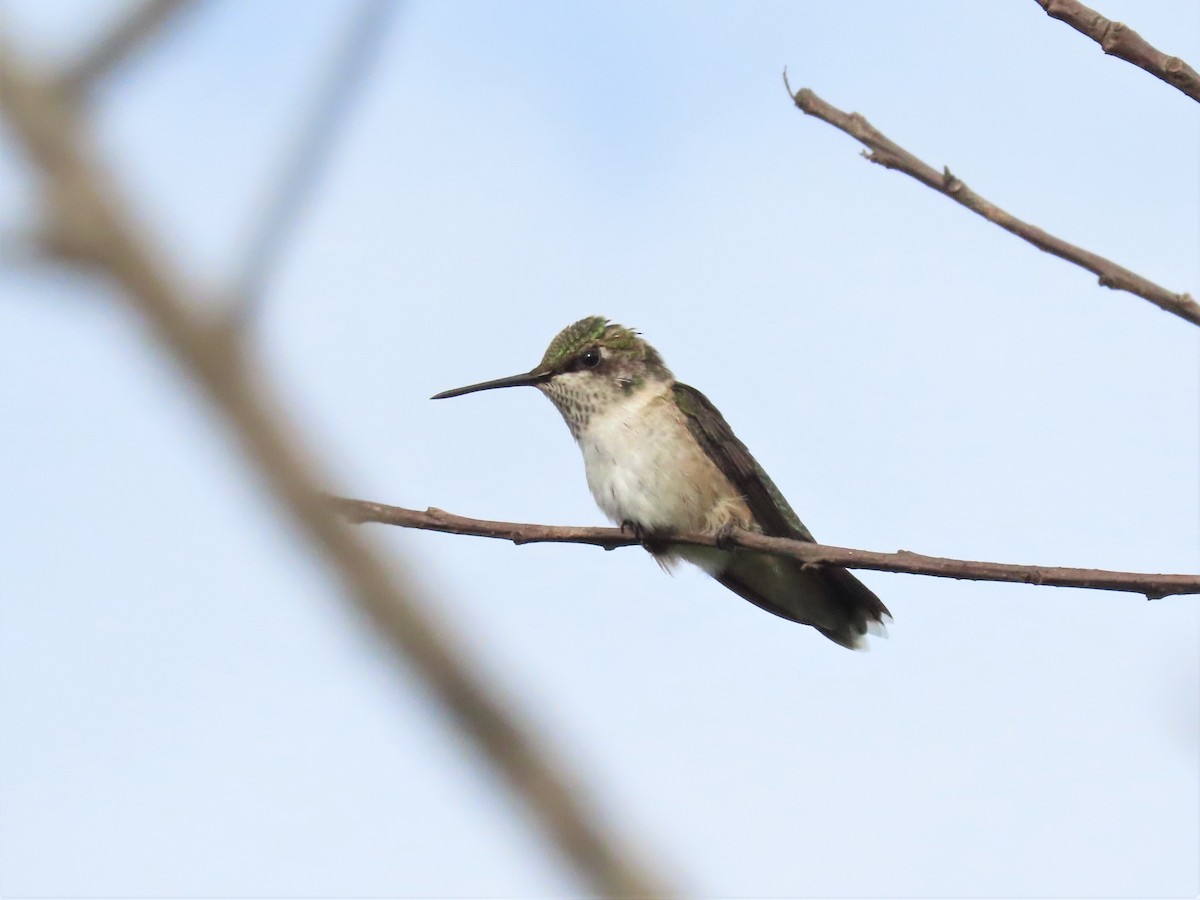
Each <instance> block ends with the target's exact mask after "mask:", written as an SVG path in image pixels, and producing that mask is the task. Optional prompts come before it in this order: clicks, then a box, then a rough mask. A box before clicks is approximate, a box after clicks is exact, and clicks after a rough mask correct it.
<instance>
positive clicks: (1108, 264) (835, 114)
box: [784, 72, 1200, 325]
mask: <svg viewBox="0 0 1200 900" xmlns="http://www.w3.org/2000/svg"><path fill="white" fill-rule="evenodd" d="M784 83H785V84H787V73H786V72H785V73H784ZM787 89H788V93H789V94H791V93H792V89H791V86H790V85H787ZM792 99H793V101H794V102H795V104H796V106H797V107H799V109H800V110H801V112H804V113H805V114H807V115H810V116H816V117H817V118H818V119H821V120H823V121H825V122H828V123H829V124H830V125H832V126H833V127H834V128H838V129H840V130H842V131H844V132H846V134H848V135H850V136H851V137H852V138H854V139H856V140H857V141H859V142H860V143H862V144H864V145H866V147H867V148H868V150H867V151H865V152H864V153H863V156H865V157H866V158H867V159H869V160H870V161H871V162H873V163H878V164H879V165H881V166H883V167H884V168H887V169H896V170H898V171H900V172H903V173H904V174H905V175H908V176H910V177H912V178H915V179H916V180H917V181H919V182H921V183H922V184H923V185H925V186H926V187H931V188H933V189H934V190H935V191H937V192H938V193H940V194H945V195H946V196H947V197H949V198H950V199H951V200H954V201H956V202H957V203H961V204H962V205H963V206H965V207H966V208H967V209H969V210H971V211H972V212H975V213H978V214H979V215H981V216H983V217H984V218H985V219H987V220H988V221H989V222H993V223H995V224H996V225H999V226H1000V227H1001V228H1003V229H1004V230H1005V231H1009V232H1012V233H1013V234H1015V235H1016V236H1017V237H1019V238H1021V239H1023V240H1025V241H1028V242H1029V243H1031V244H1033V246H1035V247H1037V248H1038V249H1039V250H1044V251H1045V252H1046V253H1050V254H1053V255H1054V256H1057V257H1059V258H1060V259H1065V260H1066V261H1067V262H1072V263H1075V265H1077V266H1081V267H1082V268H1084V269H1087V270H1088V271H1089V272H1092V273H1093V274H1095V275H1099V276H1100V285H1101V286H1102V287H1107V288H1112V289H1113V290H1120V291H1128V292H1129V293H1131V294H1136V295H1137V296H1139V297H1141V298H1142V299H1144V300H1149V301H1150V302H1151V303H1153V304H1154V305H1155V306H1157V307H1159V308H1160V309H1164V310H1166V311H1167V312H1169V313H1173V314H1174V315H1177V316H1179V317H1180V318H1181V319H1186V320H1187V321H1189V322H1191V323H1192V324H1193V325H1200V303H1197V302H1196V301H1195V300H1194V299H1192V297H1191V296H1190V295H1189V294H1173V293H1171V292H1170V291H1168V290H1167V289H1166V288H1163V287H1159V286H1158V285H1157V284H1155V283H1154V282H1152V281H1149V280H1147V279H1145V278H1143V277H1142V276H1141V275H1138V274H1137V273H1135V272H1131V271H1130V270H1129V269H1126V268H1124V267H1123V266H1119V265H1117V264H1116V263H1114V262H1112V261H1111V260H1108V259H1105V258H1104V257H1103V256H1097V255H1096V254H1095V253H1091V252H1089V251H1087V250H1084V249H1083V248H1082V247H1076V246H1075V245H1074V244H1068V243H1067V242H1066V241H1064V240H1062V239H1061V238H1057V237H1055V236H1054V235H1052V234H1048V233H1047V232H1045V231H1043V230H1042V229H1040V228H1038V227H1037V226H1036V225H1030V224H1029V223H1028V222H1023V221H1021V220H1020V219H1018V218H1016V217H1015V216H1013V215H1011V214H1009V213H1007V212H1005V211H1004V210H1002V209H1001V208H1000V207H998V206H996V205H995V204H993V203H990V202H988V201H987V200H985V199H984V198H983V197H980V196H979V195H978V194H976V193H975V192H974V191H972V190H971V189H970V188H968V187H967V186H966V185H965V184H964V183H963V182H962V181H960V180H959V179H958V178H956V177H955V176H954V175H952V174H951V173H950V170H949V169H943V170H942V171H941V172H939V171H938V170H937V169H935V168H933V166H931V165H929V164H928V163H926V162H923V161H921V160H920V159H918V158H917V157H915V156H913V155H912V154H911V153H909V152H908V151H907V150H905V149H904V148H903V147H901V146H899V145H898V144H895V143H893V142H892V141H891V140H889V139H888V138H887V137H886V136H884V135H883V133H882V132H880V131H879V130H878V129H876V128H875V127H874V126H873V125H872V124H871V123H870V122H868V121H867V120H866V119H865V118H863V117H862V116H861V115H859V114H858V113H844V112H842V111H841V110H840V109H837V108H836V107H834V106H830V105H829V104H828V103H826V102H825V101H824V100H822V99H821V98H820V97H818V96H817V95H816V94H814V93H813V92H812V91H811V90H809V89H808V88H801V89H800V90H799V91H797V92H796V93H795V94H793V95H792Z"/></svg>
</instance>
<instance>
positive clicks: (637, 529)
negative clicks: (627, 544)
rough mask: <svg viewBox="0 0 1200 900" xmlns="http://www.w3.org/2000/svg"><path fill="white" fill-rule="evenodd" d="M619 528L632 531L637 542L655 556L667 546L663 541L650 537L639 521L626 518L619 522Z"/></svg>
mask: <svg viewBox="0 0 1200 900" xmlns="http://www.w3.org/2000/svg"><path fill="white" fill-rule="evenodd" d="M621 530H622V531H628V532H630V533H632V534H633V536H634V538H636V539H637V542H638V543H639V544H641V545H642V546H643V547H644V548H645V549H646V550H647V551H648V552H650V553H653V554H654V555H655V556H657V555H658V554H660V553H663V552H665V550H666V548H667V545H666V543H665V542H663V541H661V540H655V539H654V538H652V537H651V535H650V532H649V531H647V530H646V529H645V528H643V527H642V524H641V523H640V522H634V521H633V520H631V519H626V520H625V521H624V522H622V523H621Z"/></svg>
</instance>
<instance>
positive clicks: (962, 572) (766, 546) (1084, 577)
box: [329, 497, 1200, 600]
mask: <svg viewBox="0 0 1200 900" xmlns="http://www.w3.org/2000/svg"><path fill="white" fill-rule="evenodd" d="M329 503H330V504H331V505H332V506H333V508H334V509H336V510H337V511H338V512H340V513H341V514H342V515H344V516H345V517H346V518H347V519H349V520H350V521H352V522H358V523H364V522H379V523H382V524H384V525H399V526H400V527H402V528H420V529H423V530H425V531H441V532H444V533H447V534H466V535H474V536H476V537H489V538H499V539H501V540H508V541H512V542H513V543H514V544H536V543H563V544H592V545H594V546H597V547H603V548H604V549H605V550H613V549H616V548H617V547H630V546H634V545H637V544H640V543H641V541H640V540H639V539H638V538H637V537H636V536H635V535H633V534H631V533H630V532H628V531H623V530H621V529H620V528H587V527H576V526H561V525H528V524H525V523H521V522H493V521H489V520H487V519H469V518H466V517H465V516H456V515H453V514H452V513H448V512H446V511H445V510H441V509H434V508H432V507H431V508H429V509H427V510H424V511H421V510H416V509H405V508H403V507H400V506H387V505H385V504H382V503H371V502H369V501H366V500H351V499H349V498H346V497H330V498H329ZM670 539H671V542H673V543H679V544H694V545H697V546H702V547H716V546H724V547H729V548H735V547H737V548H742V549H745V550H756V551H762V552H766V553H776V554H779V555H780V556H790V557H792V558H793V559H798V560H800V561H801V562H803V563H806V564H809V565H832V566H845V567H847V568H850V569H874V570H876V571H879V572H902V573H906V574H909V575H932V576H935V577H937V578H961V579H967V580H971V581H1008V582H1018V583H1022V584H1042V585H1052V586H1056V587H1075V588H1092V589H1095V590H1101V591H1128V592H1130V593H1134V594H1145V595H1146V599H1148V600H1155V599H1158V598H1160V597H1169V596H1171V595H1173V594H1200V575H1151V574H1143V573H1141V572H1110V571H1107V570H1105V569H1075V568H1064V567H1060V566H1021V565H1015V564H1013V563H993V562H971V561H968V560H964V559H945V558H942V557H938V556H924V555H922V554H920V553H910V552H908V551H907V550H901V551H900V552H899V553H875V552H873V551H870V550H852V549H850V548H847V547H831V546H828V545H825V544H812V543H809V542H807V541H794V540H789V539H787V538H777V537H767V536H766V535H763V534H756V533H754V532H751V531H741V530H735V531H733V532H731V533H730V534H728V535H723V536H721V537H717V536H715V535H711V534H673V535H671V538H670Z"/></svg>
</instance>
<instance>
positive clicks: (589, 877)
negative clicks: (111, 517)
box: [0, 39, 666, 897]
mask: <svg viewBox="0 0 1200 900" xmlns="http://www.w3.org/2000/svg"><path fill="white" fill-rule="evenodd" d="M0 112H2V113H3V115H4V117H5V118H6V119H7V120H8V124H9V125H10V126H11V131H12V133H13V134H14V136H15V138H16V141H17V143H18V144H19V145H20V146H21V147H22V148H23V149H24V151H25V152H26V154H27V156H28V158H29V160H30V162H31V163H32V166H33V167H34V168H35V169H36V170H38V171H40V173H41V175H42V176H43V177H42V181H43V184H44V189H45V210H44V215H45V221H46V229H47V230H46V234H45V237H46V242H47V247H48V250H49V251H50V252H52V253H54V254H55V255H57V256H58V257H59V258H61V259H62V260H64V261H66V262H69V263H72V264H74V265H77V266H79V267H80V268H82V269H85V270H88V271H91V272H94V273H95V274H97V275H99V276H104V277H107V278H108V279H111V280H112V281H113V282H115V283H116V284H117V285H118V286H119V287H120V289H121V290H122V292H123V294H124V295H125V296H126V297H127V298H128V300H129V302H130V303H131V305H132V306H133V307H134V308H135V309H136V310H137V311H138V312H139V313H140V314H141V317H142V319H143V321H144V322H145V324H146V326H147V328H148V329H149V331H150V332H152V333H153V335H154V336H155V337H156V338H157V339H158V340H159V341H160V342H161V343H162V344H163V346H164V347H165V348H166V349H167V350H168V352H169V353H170V354H171V356H172V358H173V359H174V360H175V361H176V362H177V363H178V364H179V366H180V367H181V368H182V369H183V370H184V371H185V372H186V373H188V374H189V375H190V376H191V377H192V378H193V379H194V380H195V382H196V383H197V385H198V386H199V387H200V388H201V389H202V390H203V391H204V393H205V394H206V395H207V397H208V399H209V400H210V401H211V403H212V405H213V406H214V407H215V408H216V409H217V410H219V411H220V413H221V414H222V415H223V416H224V418H225V420H226V423H227V425H228V427H229V429H230V431H231V432H232V434H233V435H234V436H235V437H236V438H237V440H238V442H239V443H240V445H241V449H242V450H243V452H244V453H245V455H246V457H247V459H248V460H249V461H250V462H251V463H252V464H253V466H254V468H255V470H256V471H257V473H258V474H259V475H260V476H261V478H262V480H263V481H264V483H265V484H266V486H267V487H268V489H269V491H270V492H271V494H273V496H274V497H275V499H276V500H277V501H278V502H279V504H280V506H281V507H282V508H283V510H285V511H286V514H287V516H288V517H289V518H290V519H291V520H292V522H293V524H294V525H295V526H296V527H297V529H298V530H299V531H300V533H302V534H303V535H304V537H305V538H306V539H307V540H308V542H309V543H310V544H311V545H312V547H313V548H314V550H316V551H317V552H319V553H320V554H321V555H322V556H323V557H324V558H325V560H326V561H327V563H328V564H329V567H330V569H331V570H332V571H333V572H334V573H335V574H336V576H337V578H338V579H340V581H341V583H342V585H343V586H344V588H345V591H346V594H347V596H348V597H350V598H352V600H353V601H354V603H355V604H356V605H357V607H358V608H359V609H360V610H361V611H362V612H363V613H365V614H366V615H367V616H368V617H369V618H370V620H371V621H372V622H373V623H374V624H375V625H376V626H377V628H378V631H379V633H380V634H381V635H382V636H383V637H384V638H385V639H386V640H388V641H389V642H390V643H391V645H392V646H393V647H394V649H395V650H396V651H397V654H398V655H399V656H400V657H402V658H403V659H404V660H405V661H406V662H408V663H409V664H411V665H412V667H413V668H414V669H415V670H416V672H417V673H418V674H419V675H420V677H421V679H422V680H423V681H424V683H425V684H426V686H427V687H428V688H429V690H430V691H431V692H432V693H433V694H434V695H435V696H436V697H437V698H438V700H439V701H440V702H441V704H442V705H443V706H444V708H445V709H446V710H447V711H448V713H449V715H450V717H451V719H452V720H453V721H454V723H455V724H456V725H457V726H458V727H459V728H460V729H461V730H462V731H463V732H464V733H465V735H466V736H467V737H469V739H470V741H471V743H473V744H474V746H475V747H476V748H477V749H478V750H479V751H480V752H481V753H482V755H483V756H484V757H485V758H486V759H487V760H488V761H489V762H490V763H491V764H492V765H493V766H494V767H495V769H496V770H497V771H498V772H499V773H500V774H501V775H502V776H503V778H504V779H505V780H506V781H507V782H508V783H509V785H510V786H511V788H512V789H513V791H514V793H515V794H516V795H517V796H518V797H519V798H520V799H521V800H522V801H523V802H524V804H525V806H526V808H527V810H528V811H529V812H530V813H531V814H532V817H533V819H534V820H535V821H536V822H537V824H538V825H539V826H540V827H541V829H542V831H543V833H544V835H545V837H546V838H547V839H548V841H549V842H550V843H551V844H552V845H553V846H555V847H556V848H557V849H558V850H560V851H561V852H562V853H563V854H564V856H565V857H566V858H567V860H568V861H569V862H570V863H571V864H572V865H573V866H574V868H575V870H576V871H577V872H578V873H579V874H580V875H581V876H582V878H583V879H584V881H586V882H587V883H588V884H589V885H590V886H591V888H592V890H594V891H595V892H597V893H600V894H603V895H610V896H643V897H645V896H661V895H663V894H664V893H666V891H665V889H664V887H663V885H662V884H661V883H660V882H659V880H658V879H657V877H654V876H653V875H651V873H650V872H649V871H648V870H647V869H645V868H643V867H642V866H641V865H638V864H636V863H635V862H634V861H633V860H632V858H631V856H630V852H629V848H627V847H625V846H623V845H622V842H621V841H619V840H618V839H617V837H616V836H615V835H614V834H612V833H610V832H609V831H608V830H607V829H605V828H603V827H601V825H600V824H599V823H598V822H597V821H596V820H595V819H594V818H593V817H592V815H591V814H590V812H589V811H588V810H586V809H585V806H584V804H583V803H581V801H580V800H579V799H577V796H576V793H575V790H574V789H575V787H576V784H575V779H574V778H572V777H569V776H568V775H567V773H566V771H565V769H564V767H563V766H562V765H561V764H560V763H559V762H557V761H555V760H553V759H552V758H551V757H550V756H549V754H548V753H547V751H546V750H545V749H543V748H542V747H541V745H540V744H539V742H538V741H537V740H535V739H534V736H533V735H532V733H531V732H530V731H529V729H528V728H527V727H526V726H524V725H522V724H519V723H518V722H517V721H516V720H515V719H514V717H513V714H512V712H511V711H509V710H508V708H507V704H506V703H505V701H504V700H503V699H502V698H501V697H500V696H499V695H498V694H497V692H496V691H495V690H494V689H491V688H488V687H487V686H486V685H485V683H484V682H483V680H482V679H481V678H480V677H479V676H478V675H477V674H476V673H475V672H474V670H473V668H472V667H471V666H469V665H468V664H467V662H466V661H465V660H464V658H463V657H462V656H461V655H460V654H459V652H458V651H457V650H456V648H455V647H454V646H453V644H452V642H451V640H450V638H449V636H448V635H447V634H446V633H444V632H443V630H442V629H441V628H440V627H439V626H437V625H436V624H435V623H434V622H433V621H432V620H431V619H430V618H429V617H428V614H427V613H426V612H425V606H426V604H423V603H420V602H419V601H418V599H417V598H418V592H417V590H416V589H415V588H414V586H413V585H412V584H411V583H406V582H405V581H403V580H402V579H401V578H399V577H398V576H396V575H393V574H392V572H391V569H390V567H389V566H388V565H386V564H385V562H384V560H383V559H382V558H381V557H380V556H379V555H378V554H377V553H376V552H374V551H373V550H372V549H371V548H370V547H369V545H367V544H366V543H365V542H364V541H363V540H362V539H361V538H360V537H359V536H358V535H356V534H354V533H353V529H350V528H348V527H347V526H346V525H345V523H343V522H341V521H339V519H338V517H337V516H335V515H334V514H333V512H332V511H331V510H330V509H329V507H328V502H327V500H326V499H325V498H324V497H323V496H322V494H321V493H320V491H319V489H318V485H320V484H321V483H322V482H323V480H324V479H323V474H324V473H323V472H321V471H320V470H319V469H318V468H317V467H316V466H315V465H314V464H313V463H312V462H311V461H310V460H309V459H308V454H307V453H306V452H304V451H302V449H301V448H302V447H304V446H307V445H306V444H304V443H302V442H301V441H300V440H298V437H297V435H296V432H295V430H294V428H292V427H291V426H290V423H288V422H286V421H285V419H284V417H283V416H282V414H281V413H279V412H278V409H279V405H278V403H277V402H275V399H274V398H273V397H272V396H271V393H270V392H269V391H268V390H267V389H266V388H265V387H264V386H263V385H262V384H261V383H260V382H259V380H258V379H257V378H256V377H255V373H258V372H260V371H261V368H262V367H261V366H259V365H258V364H257V363H256V361H254V360H252V359H249V358H248V357H246V356H244V355H242V354H243V352H244V348H242V347H239V346H238V344H237V342H236V341H235V339H234V338H233V336H232V335H231V334H230V332H229V330H228V329H226V328H220V327H216V326H214V325H212V324H210V323H209V322H208V321H207V320H206V319H203V318H202V317H201V315H200V310H201V308H202V307H201V304H200V303H199V302H198V299H197V297H196V296H195V293H194V292H193V291H192V290H191V289H190V288H189V286H188V285H187V284H186V283H185V282H184V281H183V279H182V278H181V277H180V276H179V274H178V273H177V272H175V271H174V270H173V269H172V268H171V267H170V266H169V264H168V263H167V262H166V260H165V257H164V255H163V254H161V253H159V252H158V250H157V248H156V246H155V245H154V243H153V242H152V241H151V240H150V238H149V235H147V234H143V233H139V232H138V231H137V229H136V228H135V226H134V225H133V219H132V216H131V215H130V213H129V210H128V207H127V204H126V202H125V201H124V199H123V198H122V197H121V196H119V193H118V191H117V189H116V188H115V186H114V183H113V181H112V180H111V178H110V177H109V176H108V173H107V172H106V171H105V170H104V169H103V168H102V167H101V166H100V165H98V164H97V163H96V161H95V160H94V158H93V154H92V153H91V142H90V141H89V140H88V135H87V133H86V128H85V123H84V122H83V121H82V119H81V118H79V117H78V115H77V110H76V107H75V105H74V104H73V103H72V102H70V101H69V100H68V98H67V94H66V93H65V92H64V91H62V90H61V88H60V87H59V82H57V81H54V80H52V79H45V78H41V77H38V76H36V75H35V74H33V71H32V69H31V68H30V67H29V66H28V65H26V64H25V63H24V62H23V61H22V60H20V59H19V58H18V57H17V55H16V54H15V53H14V50H13V48H12V47H10V46H6V45H5V44H4V43H3V41H2V39H0Z"/></svg>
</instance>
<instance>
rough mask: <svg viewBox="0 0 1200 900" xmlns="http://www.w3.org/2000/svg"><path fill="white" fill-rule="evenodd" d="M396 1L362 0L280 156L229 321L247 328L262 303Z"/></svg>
mask: <svg viewBox="0 0 1200 900" xmlns="http://www.w3.org/2000/svg"><path fill="white" fill-rule="evenodd" d="M397 5H398V3H397V0H363V2H362V4H361V5H360V6H359V8H358V10H357V11H355V12H354V15H353V19H352V21H351V23H350V27H349V29H348V30H347V32H346V34H345V36H344V37H343V38H342V39H341V41H340V44H339V46H338V49H337V51H336V53H335V54H334V59H333V62H332V63H331V65H330V68H329V73H328V75H327V76H326V77H325V78H324V80H323V82H322V84H321V87H320V89H319V91H318V92H317V95H316V96H315V97H314V98H313V102H312V106H311V107H310V108H309V109H308V110H307V111H306V112H305V115H304V125H303V126H302V127H301V129H300V131H299V132H298V133H297V135H296V138H295V141H294V144H293V146H292V149H291V150H290V151H289V152H288V153H287V154H286V155H285V157H284V159H285V160H286V162H285V164H284V166H283V167H282V168H281V173H280V179H279V181H278V183H277V184H276V185H275V187H274V188H273V190H272V191H271V192H270V193H269V194H268V195H267V201H266V204H265V206H264V208H263V213H262V219H261V221H260V222H259V223H258V224H257V225H256V227H255V229H254V231H253V233H252V234H251V237H250V240H249V241H248V250H247V251H246V256H245V258H244V260H243V262H242V263H241V266H240V267H239V270H238V272H237V274H236V276H235V278H234V293H233V296H234V297H236V298H237V303H236V305H235V306H234V307H233V308H232V309H231V310H230V312H229V314H230V316H231V322H230V324H231V325H234V326H239V327H240V326H245V325H246V324H248V322H249V320H250V319H251V318H252V317H253V316H254V315H255V313H256V312H257V311H258V308H259V307H261V305H262V302H263V293H264V291H265V288H266V283H267V280H268V278H269V277H270V274H271V270H272V269H274V268H275V266H276V264H277V263H278V260H279V255H280V253H281V251H282V250H283V247H284V244H285V243H286V242H287V239H288V237H290V236H291V234H292V232H293V231H294V229H295V227H296V224H297V223H298V222H299V221H300V219H301V214H302V213H303V210H304V205H305V203H306V202H308V200H309V199H310V198H311V197H312V194H313V190H314V189H315V187H316V184H317V181H318V176H319V175H320V173H321V170H322V169H323V168H324V167H325V164H326V163H327V161H328V159H329V153H330V150H331V149H332V148H333V143H334V140H335V138H336V137H337V135H338V133H339V132H340V131H341V130H342V128H343V126H344V124H345V121H346V117H347V115H348V114H349V112H350V108H351V106H352V105H353V100H354V97H355V95H356V94H357V93H358V91H359V90H360V89H361V87H362V86H363V85H364V84H365V83H366V80H367V75H368V74H369V73H370V70H371V66H372V64H373V63H374V61H375V60H376V59H377V58H378V56H379V49H380V48H381V47H382V46H383V40H384V38H385V37H386V36H387V32H388V25H389V23H390V21H391V19H392V16H393V14H394V13H395V10H396V8H397Z"/></svg>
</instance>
